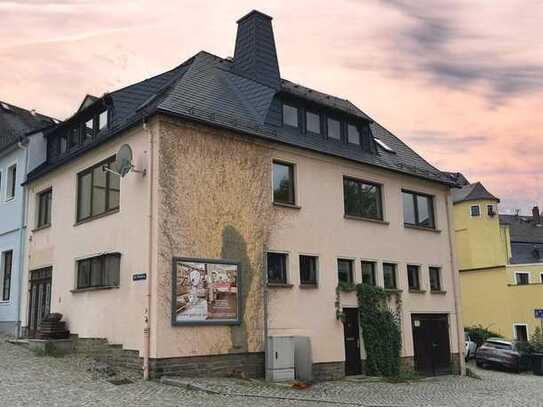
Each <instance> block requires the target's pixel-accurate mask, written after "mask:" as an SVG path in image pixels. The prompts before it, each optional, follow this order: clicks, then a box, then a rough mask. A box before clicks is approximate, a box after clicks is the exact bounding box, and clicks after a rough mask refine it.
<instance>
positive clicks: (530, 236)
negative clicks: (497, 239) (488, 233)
mask: <svg viewBox="0 0 543 407" xmlns="http://www.w3.org/2000/svg"><path fill="white" fill-rule="evenodd" d="M540 222H541V220H540ZM500 224H502V225H509V230H510V234H511V242H520V243H543V227H542V226H537V222H535V221H534V218H533V216H521V215H500Z"/></svg>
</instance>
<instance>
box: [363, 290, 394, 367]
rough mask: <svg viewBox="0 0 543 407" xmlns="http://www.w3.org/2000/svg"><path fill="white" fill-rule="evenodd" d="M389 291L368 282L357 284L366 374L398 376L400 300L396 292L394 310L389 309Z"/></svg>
mask: <svg viewBox="0 0 543 407" xmlns="http://www.w3.org/2000/svg"><path fill="white" fill-rule="evenodd" d="M392 295H394V294H391V293H390V292H388V291H386V290H384V289H383V288H380V287H374V286H371V285H368V284H359V285H358V286H357V297H358V304H359V311H360V326H361V328H362V337H363V338H364V345H365V348H366V368H367V374H368V375H369V376H383V377H397V376H399V375H400V364H401V362H400V356H401V348H402V335H401V326H400V307H401V302H400V299H399V298H398V297H399V296H398V295H396V296H395V297H396V310H395V311H393V310H392V309H390V306H389V300H390V298H391V296H392Z"/></svg>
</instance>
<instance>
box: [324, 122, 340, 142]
mask: <svg viewBox="0 0 543 407" xmlns="http://www.w3.org/2000/svg"><path fill="white" fill-rule="evenodd" d="M327 124H328V138H331V139H334V140H341V122H340V121H339V120H336V119H332V118H330V117H329V118H328V121H327Z"/></svg>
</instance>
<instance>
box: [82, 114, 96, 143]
mask: <svg viewBox="0 0 543 407" xmlns="http://www.w3.org/2000/svg"><path fill="white" fill-rule="evenodd" d="M83 132H84V134H83V141H84V142H89V141H90V140H92V139H93V137H94V119H90V120H87V121H86V122H85V125H84V126H83Z"/></svg>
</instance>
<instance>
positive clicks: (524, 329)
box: [513, 323, 528, 342]
mask: <svg viewBox="0 0 543 407" xmlns="http://www.w3.org/2000/svg"><path fill="white" fill-rule="evenodd" d="M513 338H515V339H516V340H517V341H522V342H528V324H525V323H514V324H513Z"/></svg>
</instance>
